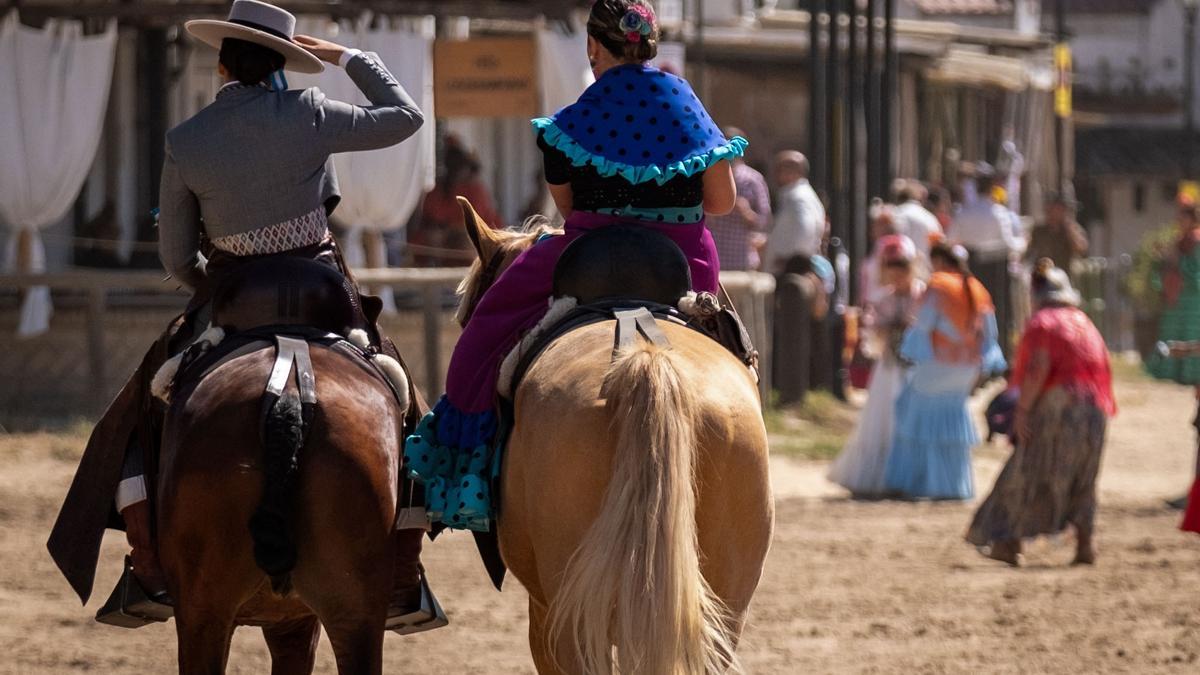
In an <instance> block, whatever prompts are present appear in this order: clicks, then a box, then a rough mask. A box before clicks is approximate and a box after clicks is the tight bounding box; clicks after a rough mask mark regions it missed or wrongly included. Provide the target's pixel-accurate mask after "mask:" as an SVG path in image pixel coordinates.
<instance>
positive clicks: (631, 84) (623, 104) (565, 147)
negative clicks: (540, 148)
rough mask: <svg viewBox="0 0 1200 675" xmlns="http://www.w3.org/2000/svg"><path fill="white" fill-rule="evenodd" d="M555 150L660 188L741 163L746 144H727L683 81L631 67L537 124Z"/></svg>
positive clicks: (617, 70) (608, 73)
mask: <svg viewBox="0 0 1200 675" xmlns="http://www.w3.org/2000/svg"><path fill="white" fill-rule="evenodd" d="M533 128H534V131H535V133H537V134H538V135H539V136H540V137H541V138H542V139H543V140H544V141H545V142H546V143H547V144H548V145H550V146H551V147H554V148H556V149H558V150H559V151H561V152H562V153H563V154H564V155H566V156H567V157H568V158H569V159H570V160H571V163H572V164H573V165H574V166H580V167H582V166H587V165H591V166H594V167H596V170H597V171H598V172H599V173H600V175H601V176H617V175H619V176H621V177H623V178H624V179H625V180H627V181H629V182H630V183H631V184H634V185H638V184H640V183H645V182H648V181H655V182H657V183H658V184H659V185H662V184H663V183H666V182H667V181H668V180H670V179H671V178H674V177H675V176H677V175H681V174H682V175H684V176H692V175H694V174H697V173H700V172H702V171H704V170H705V169H707V168H708V167H709V166H710V165H712V164H714V163H716V162H719V161H721V160H723V159H732V158H734V157H740V156H742V154H743V153H744V152H745V149H746V146H747V145H748V143H747V141H746V139H744V138H742V137H741V136H735V137H734V138H732V139H727V138H725V136H724V135H723V134H722V133H721V130H720V129H719V128H717V125H716V123H714V122H713V120H712V118H711V117H709V115H708V111H707V110H705V109H704V105H703V104H702V103H700V99H699V97H697V96H696V94H695V92H693V91H692V87H691V85H689V84H688V83H687V80H684V79H683V78H682V77H679V76H676V75H671V74H670V73H665V72H663V71H661V70H659V69H657V68H652V67H650V66H645V65H640V64H630V65H623V66H617V67H615V68H610V69H609V70H608V71H606V72H605V73H604V74H603V75H601V76H600V79H598V80H596V82H595V83H594V84H592V85H591V86H590V87H588V88H587V90H585V91H584V92H583V94H582V95H581V96H580V97H579V100H578V101H576V102H575V103H572V104H571V105H569V106H567V107H565V108H563V109H562V110H560V111H558V112H557V113H555V114H554V116H552V117H541V118H538V119H535V120H533Z"/></svg>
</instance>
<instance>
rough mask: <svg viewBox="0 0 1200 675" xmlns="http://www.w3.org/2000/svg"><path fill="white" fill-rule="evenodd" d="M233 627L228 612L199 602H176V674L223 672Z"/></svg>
mask: <svg viewBox="0 0 1200 675" xmlns="http://www.w3.org/2000/svg"><path fill="white" fill-rule="evenodd" d="M176 597H178V596H176ZM233 629H234V623H233V616H232V615H231V614H228V613H226V612H221V611H219V610H214V609H213V608H211V607H205V606H204V605H203V601H198V602H193V603H189V604H183V603H177V604H176V609H175V633H176V635H177V637H178V640H179V674H180V675H221V673H224V672H225V662H226V661H227V660H228V659H229V641H230V640H231V639H232V638H233Z"/></svg>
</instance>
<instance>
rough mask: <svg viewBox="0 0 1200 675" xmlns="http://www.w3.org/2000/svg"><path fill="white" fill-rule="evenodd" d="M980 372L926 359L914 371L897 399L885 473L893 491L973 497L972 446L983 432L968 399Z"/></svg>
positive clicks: (923, 495)
mask: <svg viewBox="0 0 1200 675" xmlns="http://www.w3.org/2000/svg"><path fill="white" fill-rule="evenodd" d="M978 375H979V370H978V368H976V367H974V366H950V365H944V364H939V363H926V364H921V365H918V366H916V367H914V368H913V369H912V371H911V373H910V377H911V379H910V381H909V383H908V385H907V386H906V387H905V389H904V391H903V393H901V394H900V398H899V399H898V400H897V401H896V422H895V428H894V431H893V435H892V448H891V452H890V453H889V455H888V461H887V469H886V471H885V474H884V483H885V486H886V488H887V489H888V490H889V491H895V492H900V493H903V494H905V495H907V496H909V497H913V498H926V499H969V498H971V496H972V495H973V494H974V492H975V488H974V483H973V480H972V475H971V448H972V447H974V446H975V445H977V444H978V443H979V432H978V431H977V430H976V429H975V425H974V423H973V422H972V421H971V415H970V413H969V412H968V410H967V397H968V396H970V393H971V388H972V387H973V386H974V384H975V381H976V379H977V378H978Z"/></svg>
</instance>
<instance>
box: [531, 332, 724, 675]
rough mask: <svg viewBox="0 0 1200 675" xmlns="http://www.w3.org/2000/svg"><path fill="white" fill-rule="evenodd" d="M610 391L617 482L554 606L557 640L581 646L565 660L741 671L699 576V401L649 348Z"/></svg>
mask: <svg viewBox="0 0 1200 675" xmlns="http://www.w3.org/2000/svg"><path fill="white" fill-rule="evenodd" d="M604 392H605V395H606V396H607V408H608V410H609V411H610V414H611V416H612V425H613V427H612V431H613V434H614V435H615V437H616V452H615V454H614V455H613V468H612V479H611V481H610V482H609V486H608V490H607V492H606V493H605V495H604V501H603V503H602V504H601V507H600V513H599V516H598V517H597V518H596V521H595V523H593V524H592V526H591V528H590V529H589V530H588V532H587V534H586V535H585V536H584V538H583V541H582V542H581V543H580V545H579V548H578V549H577V550H576V551H575V553H574V555H573V556H572V557H571V559H570V561H569V562H568V564H567V568H566V570H565V571H564V573H563V577H562V584H561V586H560V588H559V589H558V592H557V593H556V594H555V596H554V598H553V599H552V600H551V602H550V614H549V626H550V634H549V637H550V645H552V646H553V647H552V648H554V647H558V646H562V645H572V646H573V650H574V654H571V655H568V654H563V653H561V650H558V649H555V650H554V654H555V658H556V659H559V661H560V663H561V662H562V661H561V660H562V659H563V658H564V657H567V656H572V657H573V658H574V659H575V660H576V662H577V664H578V667H580V668H581V669H582V672H584V673H589V674H591V673H611V672H613V671H614V670H616V671H617V672H621V673H649V674H651V675H691V674H693V673H722V672H727V671H738V672H740V668H739V667H738V664H737V661H736V659H735V657H734V651H733V649H734V637H733V634H732V632H731V630H730V625H731V623H730V619H729V612H728V610H727V609H726V608H725V606H724V604H723V603H722V602H721V601H720V599H718V598H717V597H716V596H715V595H714V593H713V591H712V589H711V588H710V587H709V585H708V582H707V581H705V579H704V577H703V575H702V574H701V572H700V554H699V548H698V542H697V534H696V486H695V472H696V461H697V460H696V455H697V450H696V445H697V440H696V431H695V429H696V425H697V424H699V416H698V406H697V403H696V399H695V397H694V395H693V394H692V392H689V391H688V390H687V389H686V388H685V387H684V385H683V383H682V381H681V379H680V370H679V366H678V364H677V363H676V356H675V355H674V353H673V352H671V351H667V350H663V349H659V348H658V347H656V346H654V345H650V344H645V343H639V344H638V346H637V347H634V348H633V349H630V350H628V351H626V352H624V353H622V354H621V355H620V356H619V357H618V359H617V361H616V363H614V364H613V366H612V367H611V368H610V369H609V371H608V373H607V375H606V376H605V380H604ZM614 646H615V647H616V653H615V658H614V653H613V647H614ZM567 670H568V671H573V670H575V668H568V669H567Z"/></svg>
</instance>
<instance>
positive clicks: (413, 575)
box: [385, 528, 448, 635]
mask: <svg viewBox="0 0 1200 675" xmlns="http://www.w3.org/2000/svg"><path fill="white" fill-rule="evenodd" d="M392 536H393V537H395V542H396V558H395V560H394V561H393V562H392V564H393V565H394V573H393V582H392V599H391V602H389V603H388V616H387V623H386V624H385V625H386V626H387V629H388V630H392V631H395V632H397V633H400V634H401V635H407V634H409V633H419V632H421V631H426V630H431V629H434V628H440V627H442V626H445V625H446V624H447V623H448V622H447V621H446V615H445V613H444V612H442V608H441V606H439V605H438V602H437V599H436V598H434V597H433V592H432V591H430V589H429V584H428V582H427V581H426V579H425V570H424V568H423V567H421V538H422V537H424V536H425V530H423V529H418V528H406V529H400V530H396V533H395V534H394V535H392Z"/></svg>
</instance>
